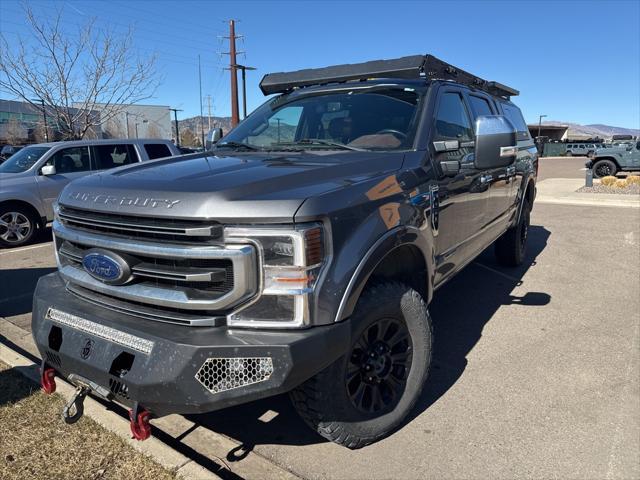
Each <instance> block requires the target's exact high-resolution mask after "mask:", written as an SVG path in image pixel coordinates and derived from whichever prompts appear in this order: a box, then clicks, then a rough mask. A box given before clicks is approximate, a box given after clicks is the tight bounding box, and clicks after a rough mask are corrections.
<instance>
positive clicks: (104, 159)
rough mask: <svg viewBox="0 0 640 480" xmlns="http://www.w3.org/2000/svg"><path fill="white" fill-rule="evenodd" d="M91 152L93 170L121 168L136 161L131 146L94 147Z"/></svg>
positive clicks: (136, 158)
mask: <svg viewBox="0 0 640 480" xmlns="http://www.w3.org/2000/svg"><path fill="white" fill-rule="evenodd" d="M93 151H94V153H95V156H94V164H93V165H94V169H95V170H105V169H108V168H115V167H121V166H122V165H128V164H130V163H135V162H137V161H138V157H137V155H136V153H135V150H134V148H133V145H128V144H123V145H96V146H95V147H93Z"/></svg>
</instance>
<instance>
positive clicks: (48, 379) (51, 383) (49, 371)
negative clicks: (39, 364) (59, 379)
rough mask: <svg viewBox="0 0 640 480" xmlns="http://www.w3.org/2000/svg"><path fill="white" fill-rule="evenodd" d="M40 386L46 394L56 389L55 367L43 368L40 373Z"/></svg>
mask: <svg viewBox="0 0 640 480" xmlns="http://www.w3.org/2000/svg"><path fill="white" fill-rule="evenodd" d="M40 386H41V387H42V390H43V391H44V393H46V394H49V395H50V394H52V393H53V392H55V391H56V371H55V370H54V369H53V368H43V369H42V370H41V374H40Z"/></svg>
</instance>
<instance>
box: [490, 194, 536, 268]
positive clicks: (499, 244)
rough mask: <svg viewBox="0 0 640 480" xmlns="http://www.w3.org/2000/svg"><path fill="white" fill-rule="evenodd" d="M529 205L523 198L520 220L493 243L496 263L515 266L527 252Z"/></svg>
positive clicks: (522, 259)
mask: <svg viewBox="0 0 640 480" xmlns="http://www.w3.org/2000/svg"><path fill="white" fill-rule="evenodd" d="M530 217H531V206H530V205H529V202H527V201H526V200H525V203H524V205H522V213H521V214H520V221H519V222H518V224H517V225H515V226H514V227H511V228H510V229H509V230H507V231H506V232H505V233H504V234H503V235H502V236H501V237H500V238H499V239H498V240H496V243H495V253H496V258H497V259H498V263H500V264H501V265H504V266H507V267H517V266H518V265H520V264H521V263H522V262H523V261H524V257H525V255H526V253H527V237H528V235H529V221H530Z"/></svg>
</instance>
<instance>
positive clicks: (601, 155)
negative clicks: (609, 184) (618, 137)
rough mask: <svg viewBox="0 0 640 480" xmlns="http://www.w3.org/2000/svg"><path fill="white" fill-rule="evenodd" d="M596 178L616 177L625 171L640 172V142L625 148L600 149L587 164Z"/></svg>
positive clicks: (627, 145)
mask: <svg viewBox="0 0 640 480" xmlns="http://www.w3.org/2000/svg"><path fill="white" fill-rule="evenodd" d="M587 168H591V169H592V170H593V176H594V177H596V178H602V177H607V176H609V175H616V174H617V173H618V172H623V171H639V170H640V142H635V143H628V144H625V146H620V147H612V148H606V149H598V150H596V152H595V153H594V155H592V156H591V159H590V160H589V161H588V162H587Z"/></svg>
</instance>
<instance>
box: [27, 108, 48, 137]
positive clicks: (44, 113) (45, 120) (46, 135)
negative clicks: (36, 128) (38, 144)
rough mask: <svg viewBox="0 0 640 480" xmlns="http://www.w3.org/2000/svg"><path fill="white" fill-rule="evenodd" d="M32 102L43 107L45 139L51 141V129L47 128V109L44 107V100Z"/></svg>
mask: <svg viewBox="0 0 640 480" xmlns="http://www.w3.org/2000/svg"><path fill="white" fill-rule="evenodd" d="M31 101H33V102H38V103H39V104H40V105H42V117H43V122H44V139H45V141H47V142H48V141H49V129H48V128H47V109H46V108H45V106H44V100H43V99H41V98H32V99H31Z"/></svg>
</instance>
